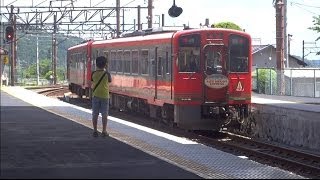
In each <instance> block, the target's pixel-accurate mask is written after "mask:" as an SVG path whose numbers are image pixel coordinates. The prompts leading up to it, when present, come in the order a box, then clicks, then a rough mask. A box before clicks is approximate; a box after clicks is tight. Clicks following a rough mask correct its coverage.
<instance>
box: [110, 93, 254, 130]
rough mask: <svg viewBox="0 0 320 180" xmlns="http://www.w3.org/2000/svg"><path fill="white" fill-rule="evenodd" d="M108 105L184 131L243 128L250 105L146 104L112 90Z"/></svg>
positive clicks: (143, 100) (144, 100)
mask: <svg viewBox="0 0 320 180" xmlns="http://www.w3.org/2000/svg"><path fill="white" fill-rule="evenodd" d="M110 108H115V109H118V110H120V111H127V112H134V113H139V114H142V115H144V116H147V117H151V118H154V119H157V120H161V121H163V122H165V123H166V124H168V125H169V126H173V127H178V128H182V129H186V130H213V131H220V130H221V129H222V128H228V129H238V130H240V129H246V128H244V127H243V126H244V125H246V124H247V122H246V121H248V119H250V118H249V117H250V107H249V105H233V106H230V105H229V106H227V105H224V106H221V105H220V106H219V105H218V104H210V105H202V106H185V105H184V106H181V105H172V104H164V105H163V106H156V105H152V104H148V102H147V100H146V99H141V98H136V97H129V96H124V95H121V94H114V93H111V95H110Z"/></svg>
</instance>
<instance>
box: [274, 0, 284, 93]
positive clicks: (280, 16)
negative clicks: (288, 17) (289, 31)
mask: <svg viewBox="0 0 320 180" xmlns="http://www.w3.org/2000/svg"><path fill="white" fill-rule="evenodd" d="M284 6H285V4H284V2H283V0H276V1H275V8H276V43H277V44H276V54H277V55H276V57H277V82H278V83H277V85H278V92H279V95H284V94H285V86H284Z"/></svg>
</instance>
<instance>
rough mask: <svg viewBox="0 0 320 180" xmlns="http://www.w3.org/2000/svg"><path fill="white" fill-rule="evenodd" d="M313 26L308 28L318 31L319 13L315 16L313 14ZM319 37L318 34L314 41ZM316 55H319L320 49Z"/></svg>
mask: <svg viewBox="0 0 320 180" xmlns="http://www.w3.org/2000/svg"><path fill="white" fill-rule="evenodd" d="M312 22H313V25H314V26H313V27H309V28H308V29H311V30H313V31H316V32H317V33H320V15H318V17H317V16H313V21H312ZM319 39H320V36H319V37H318V38H317V39H316V41H318V40H319ZM317 55H320V51H319V52H317Z"/></svg>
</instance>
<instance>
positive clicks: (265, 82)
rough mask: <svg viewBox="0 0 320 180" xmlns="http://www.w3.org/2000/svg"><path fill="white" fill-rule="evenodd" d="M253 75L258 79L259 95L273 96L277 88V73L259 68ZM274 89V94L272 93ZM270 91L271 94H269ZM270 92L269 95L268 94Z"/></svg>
mask: <svg viewBox="0 0 320 180" xmlns="http://www.w3.org/2000/svg"><path fill="white" fill-rule="evenodd" d="M253 74H255V75H256V76H257V77H256V79H257V88H258V92H259V93H263V94H272V92H276V88H277V73H276V71H275V70H274V69H259V68H257V69H256V70H255V71H254V72H253ZM271 89H272V92H271V91H270V90H271ZM269 91H270V92H269ZM267 92H268V93H267Z"/></svg>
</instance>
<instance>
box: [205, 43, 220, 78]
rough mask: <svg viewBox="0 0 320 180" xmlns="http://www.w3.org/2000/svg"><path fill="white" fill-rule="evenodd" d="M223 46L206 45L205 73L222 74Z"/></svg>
mask: <svg viewBox="0 0 320 180" xmlns="http://www.w3.org/2000/svg"><path fill="white" fill-rule="evenodd" d="M222 54H223V46H214V45H208V46H206V47H205V49H204V58H205V59H204V60H205V73H206V74H207V75H211V74H222Z"/></svg>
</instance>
